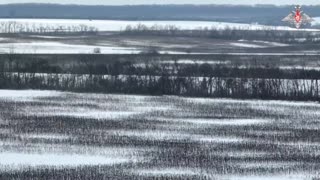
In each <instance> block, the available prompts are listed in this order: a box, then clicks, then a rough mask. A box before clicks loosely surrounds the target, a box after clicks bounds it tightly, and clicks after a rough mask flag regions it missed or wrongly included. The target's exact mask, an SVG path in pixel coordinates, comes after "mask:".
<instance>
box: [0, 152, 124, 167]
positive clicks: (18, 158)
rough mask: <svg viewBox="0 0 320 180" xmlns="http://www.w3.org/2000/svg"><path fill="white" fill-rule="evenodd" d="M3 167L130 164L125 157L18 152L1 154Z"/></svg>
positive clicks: (0, 162)
mask: <svg viewBox="0 0 320 180" xmlns="http://www.w3.org/2000/svg"><path fill="white" fill-rule="evenodd" d="M0 159H1V161H0V169H1V166H10V168H19V167H21V166H22V167H23V166H27V167H28V166H29V167H30V166H31V167H37V166H84V165H111V164H119V163H126V162H129V161H130V159H127V158H124V157H106V156H98V155H95V156H89V155H78V154H50V153H44V154H26V153H16V152H2V153H0Z"/></svg>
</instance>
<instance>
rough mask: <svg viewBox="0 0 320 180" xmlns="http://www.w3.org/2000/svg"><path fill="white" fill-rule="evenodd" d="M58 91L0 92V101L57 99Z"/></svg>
mask: <svg viewBox="0 0 320 180" xmlns="http://www.w3.org/2000/svg"><path fill="white" fill-rule="evenodd" d="M60 95H61V93H60V92H58V91H37V90H0V99H7V100H15V101H28V100H32V99H34V98H40V97H57V96H60Z"/></svg>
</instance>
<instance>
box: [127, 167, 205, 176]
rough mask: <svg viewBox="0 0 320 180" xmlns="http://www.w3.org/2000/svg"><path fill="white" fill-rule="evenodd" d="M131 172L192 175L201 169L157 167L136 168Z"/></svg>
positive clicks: (198, 172)
mask: <svg viewBox="0 0 320 180" xmlns="http://www.w3.org/2000/svg"><path fill="white" fill-rule="evenodd" d="M133 173H134V174H137V175H142V176H184V175H185V176H194V175H201V170H199V169H192V168H158V169H137V170H134V172H133ZM202 175H203V174H202Z"/></svg>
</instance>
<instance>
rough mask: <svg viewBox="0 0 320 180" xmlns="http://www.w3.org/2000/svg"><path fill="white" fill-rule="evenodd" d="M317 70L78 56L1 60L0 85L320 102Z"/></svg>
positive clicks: (22, 87)
mask: <svg viewBox="0 0 320 180" xmlns="http://www.w3.org/2000/svg"><path fill="white" fill-rule="evenodd" d="M319 75H320V72H319V71H317V70H306V69H299V70H298V69H279V68H261V69H260V68H237V67H224V66H223V65H212V64H207V63H203V64H179V63H153V64H148V63H145V64H141V63H140V64H133V63H131V62H119V61H116V62H113V63H106V64H99V63H98V64H94V63H91V62H90V61H84V60H79V62H78V63H77V64H73V65H69V67H68V68H67V69H63V68H61V67H58V66H56V65H54V64H50V63H49V62H47V61H44V60H35V61H31V62H29V61H27V62H23V61H14V60H13V61H10V60H9V61H6V62H4V61H1V63H0V88H3V89H12V88H13V89H51V90H65V91H77V92H100V93H126V94H147V95H181V96H194V97H230V98H261V99H291V100H319V77H320V76H319Z"/></svg>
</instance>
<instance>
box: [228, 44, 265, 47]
mask: <svg viewBox="0 0 320 180" xmlns="http://www.w3.org/2000/svg"><path fill="white" fill-rule="evenodd" d="M230 45H231V46H237V47H245V48H265V47H267V46H261V45H257V44H248V43H230Z"/></svg>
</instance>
